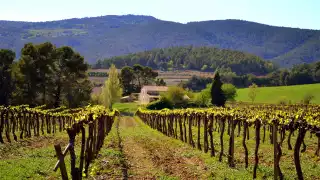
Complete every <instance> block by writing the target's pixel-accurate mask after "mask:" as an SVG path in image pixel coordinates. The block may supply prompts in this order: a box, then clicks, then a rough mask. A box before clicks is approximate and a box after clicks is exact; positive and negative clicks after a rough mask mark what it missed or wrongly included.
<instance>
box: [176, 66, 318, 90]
mask: <svg viewBox="0 0 320 180" xmlns="http://www.w3.org/2000/svg"><path fill="white" fill-rule="evenodd" d="M219 72H220V75H221V81H223V82H224V83H230V84H233V85H235V86H236V87H238V88H244V87H249V86H250V85H251V84H253V83H254V84H256V85H258V86H287V85H300V84H313V83H320V62H315V63H312V64H301V65H295V66H293V67H292V68H291V69H278V70H275V71H273V72H271V73H269V74H267V75H264V76H256V75H253V74H245V75H237V74H235V73H234V72H231V71H230V69H229V70H228V69H220V70H219ZM211 82H212V79H211V78H203V77H196V76H194V77H192V78H191V79H190V80H189V81H187V82H184V83H182V84H181V86H183V87H184V88H188V89H191V90H193V91H200V90H202V89H204V88H206V85H207V84H209V83H211Z"/></svg>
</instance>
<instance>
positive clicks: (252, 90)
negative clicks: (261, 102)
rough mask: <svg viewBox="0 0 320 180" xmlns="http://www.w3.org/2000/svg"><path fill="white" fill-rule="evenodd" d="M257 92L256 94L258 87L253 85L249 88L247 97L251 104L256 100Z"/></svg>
mask: <svg viewBox="0 0 320 180" xmlns="http://www.w3.org/2000/svg"><path fill="white" fill-rule="evenodd" d="M257 92H258V86H257V85H256V84H255V83H253V84H252V85H250V86H249V94H248V96H249V98H250V99H251V102H252V103H253V102H254V100H255V99H256V96H257Z"/></svg>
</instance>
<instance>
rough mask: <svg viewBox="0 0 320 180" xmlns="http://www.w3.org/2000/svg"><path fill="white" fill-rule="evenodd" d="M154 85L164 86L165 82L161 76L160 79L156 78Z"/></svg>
mask: <svg viewBox="0 0 320 180" xmlns="http://www.w3.org/2000/svg"><path fill="white" fill-rule="evenodd" d="M156 85H157V86H166V82H165V81H164V80H163V79H162V78H160V79H158V78H157V79H156Z"/></svg>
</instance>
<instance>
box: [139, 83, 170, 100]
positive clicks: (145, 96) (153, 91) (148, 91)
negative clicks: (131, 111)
mask: <svg viewBox="0 0 320 180" xmlns="http://www.w3.org/2000/svg"><path fill="white" fill-rule="evenodd" d="M166 91H168V87H167V86H143V87H142V88H141V91H140V95H139V102H140V104H148V103H149V102H152V101H154V100H157V99H159V98H160V92H166Z"/></svg>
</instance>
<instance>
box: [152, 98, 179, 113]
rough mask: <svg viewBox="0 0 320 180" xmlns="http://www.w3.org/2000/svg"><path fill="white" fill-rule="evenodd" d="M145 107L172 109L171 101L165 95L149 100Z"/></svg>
mask: <svg viewBox="0 0 320 180" xmlns="http://www.w3.org/2000/svg"><path fill="white" fill-rule="evenodd" d="M146 108H147V109H150V110H161V109H165V108H168V109H173V105H172V102H171V101H170V100H169V99H167V98H166V97H162V98H161V99H159V100H157V101H154V102H151V103H149V104H148V105H147V107H146Z"/></svg>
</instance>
